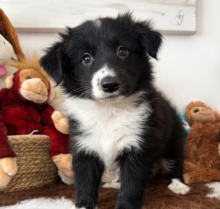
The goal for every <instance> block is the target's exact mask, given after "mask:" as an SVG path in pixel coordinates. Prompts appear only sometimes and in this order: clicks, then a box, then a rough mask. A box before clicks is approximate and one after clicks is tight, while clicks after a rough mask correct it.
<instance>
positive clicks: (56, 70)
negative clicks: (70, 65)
mask: <svg viewBox="0 0 220 209" xmlns="http://www.w3.org/2000/svg"><path fill="white" fill-rule="evenodd" d="M62 62H64V60H63V52H62V42H58V43H56V44H54V45H53V46H52V47H51V48H49V50H47V52H46V54H45V55H44V56H43V57H42V58H41V59H40V64H41V65H42V67H43V68H44V70H45V71H47V73H48V74H49V75H50V76H51V77H52V78H53V79H54V80H55V82H56V83H57V84H59V83H60V82H61V81H62V79H63V64H62Z"/></svg>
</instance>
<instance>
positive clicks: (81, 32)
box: [41, 14, 189, 209]
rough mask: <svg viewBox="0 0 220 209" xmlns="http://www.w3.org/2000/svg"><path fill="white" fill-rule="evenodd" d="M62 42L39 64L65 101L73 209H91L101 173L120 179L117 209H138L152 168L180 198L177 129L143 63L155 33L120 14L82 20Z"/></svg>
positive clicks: (183, 189)
mask: <svg viewBox="0 0 220 209" xmlns="http://www.w3.org/2000/svg"><path fill="white" fill-rule="evenodd" d="M61 37H62V40H61V41H60V42H58V43H56V44H54V45H53V46H52V47H51V48H50V49H49V50H48V51H47V54H46V55H45V56H44V57H42V59H41V64H42V66H43V67H44V68H45V70H46V71H47V72H48V73H49V74H50V75H51V76H52V77H53V78H54V79H55V81H56V82H57V83H58V84H59V83H61V85H62V86H63V88H64V90H65V94H66V100H65V108H66V112H67V115H68V117H69V122H70V124H69V126H70V134H71V141H72V145H71V146H72V152H73V156H74V157H73V159H74V161H73V167H74V170H75V187H76V192H77V197H76V203H75V206H74V208H83V209H84V208H85V209H94V208H96V206H97V199H98V188H99V185H100V180H101V176H102V173H103V171H104V170H105V169H106V168H109V169H110V170H114V169H118V170H119V173H120V182H121V188H120V191H119V195H118V198H117V203H116V209H140V208H141V206H142V197H143V193H144V190H145V187H146V184H147V182H148V180H149V178H150V175H151V171H152V167H153V166H154V165H155V163H158V162H160V163H161V164H162V166H163V167H164V170H165V171H166V173H167V175H168V177H169V178H170V184H169V186H168V187H169V189H171V190H172V191H173V192H175V193H180V194H186V193H187V192H188V191H189V187H187V186H186V185H185V184H184V183H183V178H182V169H183V150H184V130H183V127H182V123H181V121H180V120H179V117H178V115H177V113H176V111H175V109H174V108H173V107H172V106H171V104H170V103H169V102H168V101H167V100H166V99H165V98H164V97H163V95H162V94H161V93H159V92H158V91H157V90H156V89H155V87H154V85H153V75H152V66H151V64H150V57H153V58H156V57H157V52H158V49H159V47H160V45H161V42H162V40H161V38H162V37H161V34H160V33H158V32H156V31H154V30H152V29H151V27H150V24H149V23H148V22H144V21H143V22H141V21H135V20H133V19H132V17H131V15H130V14H123V15H119V16H118V17H117V18H100V19H97V20H94V21H86V22H84V23H83V24H81V25H79V26H78V27H75V28H68V30H67V33H66V34H61Z"/></svg>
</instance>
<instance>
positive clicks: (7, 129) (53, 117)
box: [0, 57, 73, 187]
mask: <svg viewBox="0 0 220 209" xmlns="http://www.w3.org/2000/svg"><path fill="white" fill-rule="evenodd" d="M12 66H14V67H15V68H17V69H18V71H17V72H16V73H15V74H14V75H13V76H9V77H8V78H7V79H6V86H7V88H4V89H1V90H0V187H3V186H5V185H7V184H8V182H10V180H11V178H12V177H13V176H14V175H15V174H16V172H17V169H18V168H17V164H16V154H15V153H14V152H13V151H12V150H11V148H10V146H9V144H8V139H7V135H23V134H32V133H38V134H45V135H48V136H49V137H50V140H51V148H50V156H51V157H52V159H53V162H54V163H55V164H56V166H57V168H58V171H59V174H60V175H61V178H62V180H63V181H64V182H66V183H72V181H73V171H72V156H71V154H69V152H68V151H69V150H68V146H69V135H68V134H66V132H68V131H67V129H68V127H66V124H67V122H66V123H65V120H67V119H65V117H64V116H63V115H62V114H61V113H60V112H54V109H53V108H52V107H51V106H50V105H48V104H47V103H48V101H50V100H52V99H53V91H51V86H50V82H49V80H48V75H47V74H46V72H44V71H43V69H42V68H41V67H40V65H39V60H38V58H36V57H34V58H32V59H30V60H28V59H21V61H17V62H13V63H12Z"/></svg>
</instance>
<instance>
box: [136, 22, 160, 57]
mask: <svg viewBox="0 0 220 209" xmlns="http://www.w3.org/2000/svg"><path fill="white" fill-rule="evenodd" d="M136 27H137V31H138V34H139V38H140V41H141V44H142V45H143V47H144V48H145V50H146V52H147V53H148V54H149V55H150V56H151V57H153V58H155V59H157V52H158V50H159V48H160V46H161V43H162V35H161V34H160V33H159V32H157V31H154V30H152V29H151V26H150V23H149V22H138V23H136Z"/></svg>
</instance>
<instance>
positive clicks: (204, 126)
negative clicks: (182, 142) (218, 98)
mask: <svg viewBox="0 0 220 209" xmlns="http://www.w3.org/2000/svg"><path fill="white" fill-rule="evenodd" d="M195 107H196V108H198V109H199V108H200V111H201V112H200V113H199V112H198V113H197V112H196V113H194V112H192V109H193V108H195ZM203 113H205V114H203ZM210 113H211V114H212V117H210ZM195 114H200V115H199V117H195ZM208 115H209V116H208ZM185 117H186V119H187V121H188V122H189V124H190V125H191V127H192V129H191V131H190V133H189V136H188V138H187V141H186V147H185V162H184V180H185V182H186V183H187V184H190V183H195V182H210V181H215V180H218V181H219V180H220V156H219V152H218V134H219V128H220V116H219V114H218V113H217V112H216V111H213V110H212V109H211V108H210V107H208V106H206V105H205V104H204V103H202V102H191V103H190V104H189V105H188V106H187V110H186V114H185ZM207 117H208V118H209V119H210V118H212V119H211V120H210V121H209V120H206V119H205V118H207ZM213 117H214V118H215V121H213ZM195 118H197V120H196V121H194V120H195ZM198 118H199V119H198ZM199 120H200V121H199Z"/></svg>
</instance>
